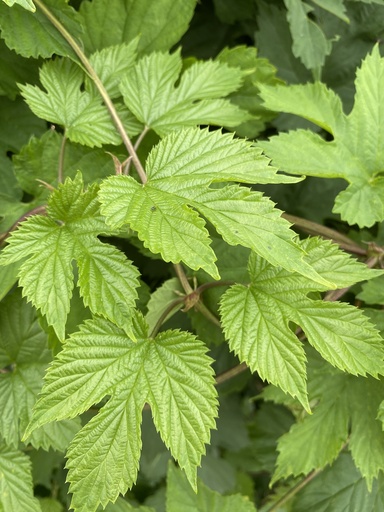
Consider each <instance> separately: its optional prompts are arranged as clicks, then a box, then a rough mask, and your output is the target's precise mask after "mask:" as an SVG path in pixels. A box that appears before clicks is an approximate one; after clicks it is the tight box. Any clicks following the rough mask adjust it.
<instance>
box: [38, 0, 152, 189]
mask: <svg viewBox="0 0 384 512" xmlns="http://www.w3.org/2000/svg"><path fill="white" fill-rule="evenodd" d="M35 4H36V6H37V7H38V8H39V9H40V10H41V11H42V13H43V14H44V15H45V16H46V17H47V18H48V20H49V21H50V22H51V23H52V25H53V26H54V27H55V28H56V30H57V31H58V32H59V33H60V34H61V35H62V37H64V39H65V40H66V41H67V43H68V44H69V45H70V47H71V48H72V50H73V51H74V52H75V54H76V55H77V56H78V57H79V59H80V62H81V63H82V65H83V66H84V68H85V70H86V72H87V73H88V75H89V77H90V78H91V79H92V81H93V82H94V84H95V86H96V87H97V89H98V91H99V93H100V96H101V97H102V98H103V101H104V103H105V106H106V107H107V109H108V112H109V114H110V116H111V118H112V120H113V122H114V123H115V126H116V128H117V131H118V132H119V134H120V136H121V138H122V141H123V143H124V145H125V147H126V148H127V151H128V153H129V155H130V156H131V157H132V161H133V164H134V166H135V167H136V170H137V173H138V175H139V178H140V180H141V182H142V183H143V184H144V183H146V182H147V175H146V174H145V171H144V168H143V166H142V165H141V162H140V160H139V158H138V156H137V154H136V151H135V149H134V147H133V144H132V142H131V139H130V138H129V136H128V134H127V132H126V131H125V128H124V125H123V122H122V121H121V119H120V116H119V115H118V113H117V111H116V108H115V105H114V104H113V102H112V100H111V98H110V96H109V94H108V92H107V90H106V88H105V87H104V84H103V82H102V81H101V80H100V78H99V76H98V75H97V73H96V71H95V70H94V69H93V67H92V65H91V63H90V62H89V60H88V58H87V57H86V55H85V53H84V52H83V50H82V49H81V47H80V46H79V44H78V43H77V42H76V40H75V39H74V38H73V37H72V36H71V34H70V33H69V32H68V30H67V29H66V28H65V27H64V25H62V24H61V23H60V21H59V20H58V19H57V18H56V17H55V16H54V14H52V12H51V11H50V10H49V9H48V8H47V7H46V6H45V5H44V3H43V2H42V1H41V0H36V1H35Z"/></svg>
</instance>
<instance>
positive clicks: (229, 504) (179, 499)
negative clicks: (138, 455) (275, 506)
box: [167, 462, 256, 512]
mask: <svg viewBox="0 0 384 512" xmlns="http://www.w3.org/2000/svg"><path fill="white" fill-rule="evenodd" d="M180 510H183V512H232V511H235V510H236V512H256V508H255V506H254V504H253V503H251V502H250V501H249V499H248V497H246V496H241V495H240V494H233V495H231V496H221V494H219V493H218V492H216V491H212V490H211V489H209V487H207V486H206V485H204V484H203V482H202V481H201V480H198V483H197V494H196V493H195V492H193V489H192V488H191V486H190V485H189V482H188V480H187V479H186V478H185V476H184V475H183V473H182V472H181V471H180V470H179V469H177V468H176V467H175V466H174V464H172V463H171V462H170V463H169V465H168V474H167V512H180Z"/></svg>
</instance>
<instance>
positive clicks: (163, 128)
mask: <svg viewBox="0 0 384 512" xmlns="http://www.w3.org/2000/svg"><path fill="white" fill-rule="evenodd" d="M181 69H182V59H181V56H180V52H178V51H177V52H175V53H173V54H171V55H169V54H167V53H153V54H151V55H148V56H145V57H143V58H142V59H140V60H139V62H138V63H137V64H136V65H135V66H134V67H133V68H132V70H131V71H130V73H128V74H127V75H126V76H125V77H124V78H123V80H122V82H121V84H120V91H121V93H122V95H123V97H124V102H125V104H126V105H127V107H128V108H129V109H130V110H131V111H132V112H133V113H134V115H135V116H136V117H137V118H138V119H139V120H140V121H141V122H143V123H144V124H145V125H146V126H148V127H150V128H152V129H153V130H155V132H156V133H158V134H159V135H161V136H164V135H166V134H167V133H169V132H171V131H173V130H175V129H180V128H182V127H185V126H195V125H201V124H216V125H219V126H236V125H238V124H240V123H242V122H243V121H246V120H247V119H248V118H249V115H248V114H247V112H246V111H243V110H241V109H239V108H238V107H237V106H236V105H234V104H232V103H231V102H230V101H229V100H225V99H219V98H222V97H224V96H227V95H228V94H229V93H231V92H233V91H235V90H236V89H238V88H239V87H240V85H241V82H242V77H243V72H242V71H241V69H240V68H235V67H229V66H228V65H227V64H224V63H220V62H217V61H216V62H214V61H205V62H195V63H194V64H192V66H191V67H189V68H188V69H187V70H186V71H185V72H184V73H183V74H182V75H181V78H180V82H179V84H178V86H177V87H175V85H174V84H175V82H176V81H178V79H179V74H180V72H181Z"/></svg>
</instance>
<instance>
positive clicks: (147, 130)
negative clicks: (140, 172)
mask: <svg viewBox="0 0 384 512" xmlns="http://www.w3.org/2000/svg"><path fill="white" fill-rule="evenodd" d="M149 129H150V128H149V126H145V128H144V130H143V131H142V132H141V133H140V135H139V136H138V137H137V140H136V142H135V145H134V146H133V149H134V150H135V153H136V152H137V150H138V149H139V147H140V144H141V143H142V141H143V139H144V137H145V136H146V135H147V133H148V132H149ZM131 162H132V159H131V158H130V159H129V160H128V162H127V165H126V166H125V168H124V173H123V174H125V175H127V174H129V168H130V166H131Z"/></svg>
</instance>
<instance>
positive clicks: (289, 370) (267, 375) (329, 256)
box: [220, 239, 384, 410]
mask: <svg viewBox="0 0 384 512" xmlns="http://www.w3.org/2000/svg"><path fill="white" fill-rule="evenodd" d="M301 246H302V248H304V249H305V250H306V252H307V256H306V259H307V261H309V262H310V263H311V265H312V266H313V268H314V269H315V270H316V271H317V272H318V274H319V275H323V276H324V277H326V278H328V279H329V278H331V279H334V281H335V282H336V283H338V281H339V283H338V286H345V285H346V283H347V282H348V280H349V279H351V280H352V283H354V282H356V280H359V279H364V278H372V277H374V276H375V272H373V273H371V272H370V270H369V269H366V271H365V272H364V269H363V267H362V265H361V264H360V263H358V262H357V261H354V260H352V259H351V258H350V257H349V256H348V255H346V254H345V255H343V253H342V252H341V251H340V250H338V249H337V248H336V247H335V246H333V245H332V244H331V243H330V242H325V241H322V240H320V239H310V240H308V241H303V242H302V243H301ZM248 269H249V275H250V279H251V284H250V285H249V286H243V285H234V286H232V287H231V288H230V289H229V290H227V291H226V292H225V293H224V295H223V297H222V300H221V307H220V312H221V316H222V325H223V329H224V333H225V335H226V337H227V338H228V340H229V346H230V348H231V349H232V350H233V351H234V352H235V353H236V354H237V355H238V356H239V358H240V360H241V361H245V362H246V363H247V364H248V365H249V366H250V368H251V370H252V371H257V372H259V374H260V376H261V378H263V379H267V380H268V381H270V382H273V383H274V384H276V385H278V386H279V387H280V388H281V389H282V390H283V391H285V392H288V393H290V394H291V395H292V396H294V397H297V398H298V399H299V400H300V402H301V403H302V405H303V406H304V407H305V408H306V409H307V410H308V409H309V404H308V401H307V398H306V394H307V393H306V385H305V380H306V370H305V362H306V358H305V354H304V350H303V346H302V344H301V343H300V342H299V340H298V339H297V337H296V336H295V335H294V333H293V332H292V330H291V328H290V325H289V324H290V322H293V323H294V324H297V325H299V326H301V327H302V329H303V331H304V332H305V334H306V335H307V337H308V341H309V342H310V343H311V344H312V345H313V346H314V347H315V348H316V350H318V351H319V352H320V354H321V355H322V356H323V357H324V358H325V359H326V360H327V361H329V362H330V363H331V364H332V365H334V366H336V367H337V368H340V369H342V370H345V371H347V372H349V373H352V374H354V375H364V376H365V375H366V374H367V373H368V374H371V375H373V376H377V374H378V373H381V374H382V373H383V372H384V342H383V340H382V338H381V337H380V335H379V333H378V331H377V330H376V329H375V328H374V326H373V325H372V324H371V323H370V322H369V320H368V318H367V317H365V316H364V315H363V314H362V312H361V311H359V310H358V309H356V308H354V307H352V306H351V305H349V304H345V303H331V302H325V301H321V300H315V299H313V298H309V297H308V293H309V292H310V291H312V292H314V291H316V290H319V291H321V290H322V287H321V285H318V284H316V283H314V282H313V281H310V280H308V279H307V278H306V277H304V276H302V275H299V274H298V273H296V274H295V273H289V272H287V271H286V270H283V269H281V268H278V267H272V265H270V264H268V263H267V262H266V261H265V260H263V259H262V258H260V257H259V256H257V255H256V254H254V253H253V254H251V256H250V259H249V265H248ZM349 271H351V276H347V272H349ZM324 272H325V273H324ZM338 273H340V278H338ZM355 278H356V279H355ZM373 352H374V353H375V354H376V355H375V356H373V357H372V354H373Z"/></svg>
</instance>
